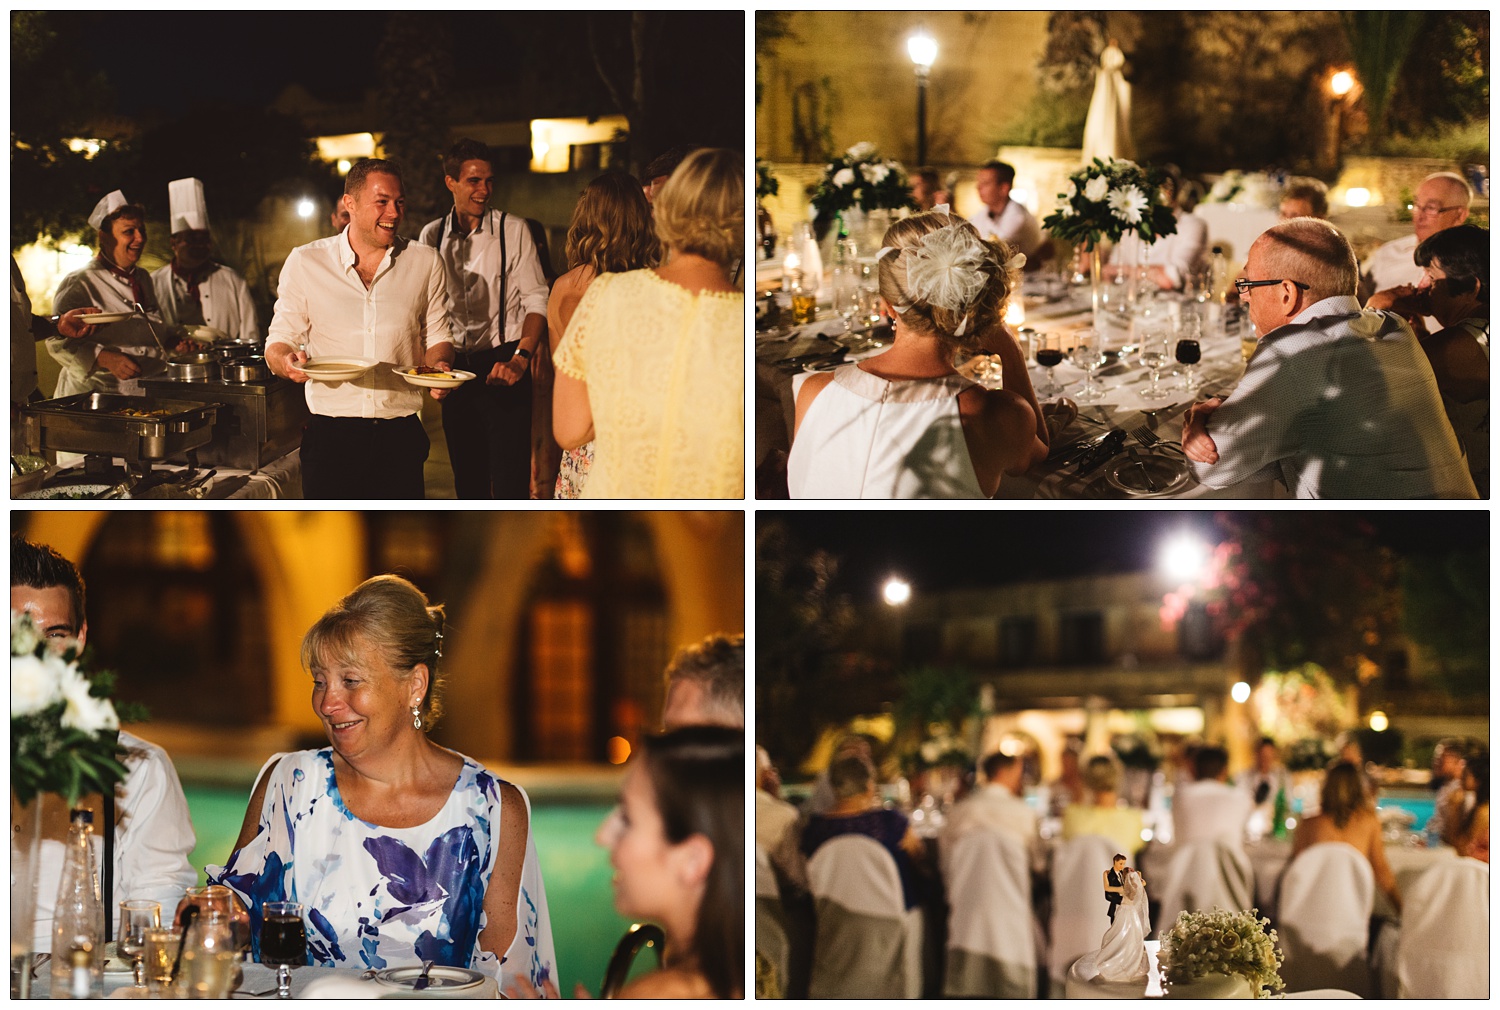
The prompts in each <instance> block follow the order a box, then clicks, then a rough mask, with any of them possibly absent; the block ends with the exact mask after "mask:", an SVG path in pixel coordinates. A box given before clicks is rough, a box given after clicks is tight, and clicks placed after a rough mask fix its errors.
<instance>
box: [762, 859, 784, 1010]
mask: <svg viewBox="0 0 1500 1010" xmlns="http://www.w3.org/2000/svg"><path fill="white" fill-rule="evenodd" d="M755 949H756V950H757V951H759V952H760V953H761V954H762V955H764V956H765V959H766V960H767V961H769V962H770V964H771V967H772V968H773V969H774V970H775V972H776V984H777V986H778V987H779V988H780V989H781V991H782V992H785V991H786V986H787V977H788V967H789V965H790V963H791V943H790V941H788V939H787V935H786V912H785V910H784V909H783V908H782V907H781V890H780V888H779V887H777V885H776V873H775V871H773V870H772V869H771V857H770V856H769V855H767V854H766V850H765V849H763V848H762V847H761V846H760V845H756V846H755Z"/></svg>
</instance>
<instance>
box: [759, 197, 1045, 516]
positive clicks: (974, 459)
mask: <svg viewBox="0 0 1500 1010" xmlns="http://www.w3.org/2000/svg"><path fill="white" fill-rule="evenodd" d="M885 246H886V247H885V248H884V249H882V250H881V252H880V255H879V256H878V257H877V258H878V261H879V271H880V298H881V302H882V305H883V307H884V308H885V309H886V311H887V312H888V313H889V314H890V315H891V316H892V318H893V319H894V321H895V340H894V341H893V342H892V344H891V347H890V349H889V350H887V351H885V352H883V353H881V354H878V355H875V356H874V357H871V358H867V359H865V360H864V361H861V362H858V363H856V364H849V365H845V366H843V367H841V368H839V369H837V370H835V371H834V372H832V373H823V374H820V375H814V376H812V377H810V378H808V379H807V380H806V381H805V382H804V383H803V385H802V388H801V389H800V390H799V391H798V394H797V410H796V428H795V433H794V434H793V439H792V451H791V455H790V457H789V458H788V460H787V484H788V489H789V490H790V492H791V496H792V497H793V498H988V497H991V496H993V495H994V493H995V491H996V489H997V488H998V487H999V485H1000V478H1001V475H1002V474H1003V473H1011V474H1021V473H1024V472H1025V471H1026V470H1027V469H1029V468H1030V467H1031V466H1032V465H1033V464H1034V463H1036V462H1038V461H1040V460H1041V459H1043V458H1045V456H1046V455H1047V444H1046V439H1047V429H1046V427H1045V425H1043V424H1041V423H1040V421H1039V419H1040V417H1041V408H1040V406H1039V405H1038V403H1037V399H1036V393H1035V391H1034V390H1033V389H1032V387H1031V379H1030V377H1029V376H1028V375H1027V372H1026V360H1025V356H1024V355H1023V354H1022V352H1021V348H1020V345H1019V344H1017V343H1016V339H1015V337H1014V336H1012V335H1011V334H1010V332H1009V331H1007V330H1006V329H1005V326H1004V323H1003V322H1002V320H1003V317H1004V312H1005V302H1006V299H1007V297H1008V296H1009V295H1010V293H1011V292H1012V290H1014V287H1015V285H1016V284H1017V283H1019V278H1020V269H1021V266H1022V265H1024V263H1025V257H1024V256H1019V255H1013V254H1012V250H1011V249H1010V247H1008V246H1006V245H1005V244H1003V243H987V242H985V241H984V240H982V239H981V238H980V237H979V233H978V232H977V231H975V230H974V226H973V225H971V224H969V223H968V222H967V221H964V220H963V219H961V218H957V217H954V216H952V215H951V214H949V213H948V212H947V209H946V208H943V209H940V210H937V211H933V212H931V213H928V214H917V215H915V216H913V217H909V218H906V219H904V220H902V221H898V222H897V223H896V224H894V225H892V226H891V228H890V230H889V231H887V232H886V233H885ZM975 354H998V355H999V356H1000V358H1001V366H1002V370H1003V382H1002V386H1003V388H1001V389H985V388H984V387H983V386H980V385H979V384H977V383H975V382H974V381H973V380H971V379H968V378H965V377H964V376H962V375H960V374H959V373H958V372H957V371H955V370H954V358H955V356H957V355H962V357H965V358H967V357H970V356H972V355H975Z"/></svg>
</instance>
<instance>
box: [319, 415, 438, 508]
mask: <svg viewBox="0 0 1500 1010" xmlns="http://www.w3.org/2000/svg"><path fill="white" fill-rule="evenodd" d="M429 448H431V444H430V443H429V442H428V440H427V432H425V431H423V430H422V419H421V417H420V416H418V415H416V414H408V415H406V416H405V417H395V418H374V417H328V416H326V415H324V414H313V415H311V416H309V417H308V419H307V426H306V427H305V428H303V429H302V496H303V497H304V498H320V499H329V498H346V499H352V498H374V499H391V498H424V497H426V492H425V489H424V488H423V486H422V464H423V463H424V462H426V461H427V451H428V449H429Z"/></svg>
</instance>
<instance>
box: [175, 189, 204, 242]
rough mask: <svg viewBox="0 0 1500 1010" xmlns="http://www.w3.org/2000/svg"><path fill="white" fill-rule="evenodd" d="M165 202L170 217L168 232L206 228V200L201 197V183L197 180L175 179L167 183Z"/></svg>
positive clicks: (202, 229)
mask: <svg viewBox="0 0 1500 1010" xmlns="http://www.w3.org/2000/svg"><path fill="white" fill-rule="evenodd" d="M167 203H168V205H169V211H170V214H171V217H172V227H171V228H170V229H168V234H171V235H176V234H177V233H178V232H180V231H204V230H206V229H207V228H208V201H206V200H204V199H203V183H202V182H200V181H199V180H197V179H175V180H173V181H172V182H169V183H167Z"/></svg>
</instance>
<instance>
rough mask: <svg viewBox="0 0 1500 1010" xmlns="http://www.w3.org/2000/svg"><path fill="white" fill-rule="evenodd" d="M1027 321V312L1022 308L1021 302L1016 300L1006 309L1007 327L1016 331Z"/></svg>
mask: <svg viewBox="0 0 1500 1010" xmlns="http://www.w3.org/2000/svg"><path fill="white" fill-rule="evenodd" d="M1025 321H1026V310H1025V309H1024V308H1022V307H1021V300H1020V299H1019V298H1016V299H1014V300H1012V301H1011V303H1010V304H1009V305H1007V306H1006V307H1005V325H1006V326H1009V327H1011V328H1012V329H1014V328H1016V327H1017V326H1020V325H1021V324H1022V323H1024V322H1025Z"/></svg>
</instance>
